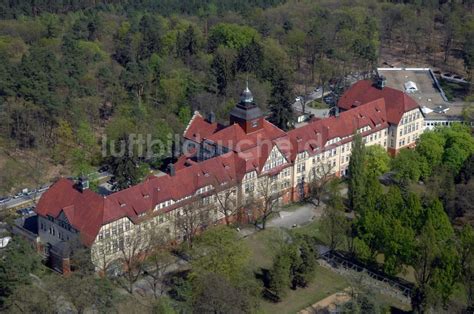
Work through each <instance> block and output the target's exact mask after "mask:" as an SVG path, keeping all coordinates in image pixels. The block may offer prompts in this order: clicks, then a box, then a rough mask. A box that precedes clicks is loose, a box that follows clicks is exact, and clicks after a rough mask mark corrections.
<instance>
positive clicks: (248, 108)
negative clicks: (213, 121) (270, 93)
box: [230, 82, 263, 133]
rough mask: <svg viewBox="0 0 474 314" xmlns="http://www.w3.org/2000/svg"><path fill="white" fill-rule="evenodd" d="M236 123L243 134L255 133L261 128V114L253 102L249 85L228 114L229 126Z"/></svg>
mask: <svg viewBox="0 0 474 314" xmlns="http://www.w3.org/2000/svg"><path fill="white" fill-rule="evenodd" d="M234 123H237V124H238V125H240V127H241V128H242V129H243V130H244V131H245V133H252V132H255V131H257V130H259V129H261V128H262V127H263V114H262V111H261V110H260V108H259V107H258V106H257V104H255V102H254V101H253V95H252V92H251V91H250V89H249V84H248V82H247V86H246V88H245V90H244V91H243V92H242V94H240V101H239V103H238V104H237V105H236V106H235V107H234V109H232V111H231V112H230V124H234Z"/></svg>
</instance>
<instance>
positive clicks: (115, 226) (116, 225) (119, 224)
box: [98, 220, 132, 240]
mask: <svg viewBox="0 0 474 314" xmlns="http://www.w3.org/2000/svg"><path fill="white" fill-rule="evenodd" d="M131 228H132V223H131V222H130V220H117V221H114V222H111V223H110V224H109V226H108V228H104V229H103V230H101V231H100V232H99V236H98V237H99V240H102V239H108V238H110V237H115V236H118V235H120V234H122V233H124V232H126V231H129V230H130V229H131Z"/></svg>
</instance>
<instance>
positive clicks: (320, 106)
mask: <svg viewBox="0 0 474 314" xmlns="http://www.w3.org/2000/svg"><path fill="white" fill-rule="evenodd" d="M308 106H310V107H311V108H314V109H328V108H329V106H328V105H327V104H325V103H323V102H321V101H312V102H310V103H309V104H308Z"/></svg>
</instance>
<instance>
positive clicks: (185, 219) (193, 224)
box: [175, 196, 211, 247]
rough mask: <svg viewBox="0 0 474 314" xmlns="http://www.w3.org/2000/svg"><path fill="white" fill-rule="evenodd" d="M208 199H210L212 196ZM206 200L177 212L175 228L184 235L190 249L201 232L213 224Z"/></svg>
mask: <svg viewBox="0 0 474 314" xmlns="http://www.w3.org/2000/svg"><path fill="white" fill-rule="evenodd" d="M208 198H209V199H210V196H208ZM209 199H208V200H209ZM204 200H205V198H203V199H201V200H199V201H194V202H192V203H191V204H188V205H185V206H183V207H182V208H180V209H178V210H176V220H175V228H176V230H177V232H178V233H181V234H182V235H183V237H184V240H185V241H186V242H187V243H188V245H189V247H192V244H193V240H194V237H195V236H196V234H197V233H198V232H199V230H202V229H205V228H206V227H207V226H208V225H209V223H210V222H211V217H210V214H209V208H208V207H207V206H205V205H206V204H205V201H204Z"/></svg>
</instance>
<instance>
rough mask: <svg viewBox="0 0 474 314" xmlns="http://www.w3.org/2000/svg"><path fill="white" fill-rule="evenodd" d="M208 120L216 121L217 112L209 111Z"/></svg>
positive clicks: (210, 121)
mask: <svg viewBox="0 0 474 314" xmlns="http://www.w3.org/2000/svg"><path fill="white" fill-rule="evenodd" d="M207 122H209V123H215V122H216V114H215V113H214V111H211V112H209V114H208V115H207Z"/></svg>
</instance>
